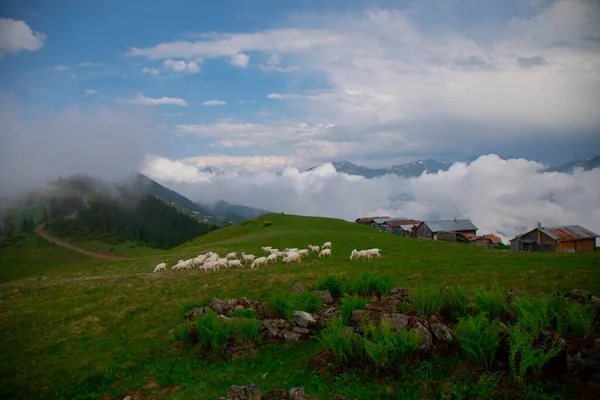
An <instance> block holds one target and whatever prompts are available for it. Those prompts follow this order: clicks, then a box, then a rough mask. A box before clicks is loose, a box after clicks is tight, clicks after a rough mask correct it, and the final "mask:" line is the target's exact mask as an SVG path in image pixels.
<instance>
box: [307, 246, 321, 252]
mask: <svg viewBox="0 0 600 400" xmlns="http://www.w3.org/2000/svg"><path fill="white" fill-rule="evenodd" d="M308 248H309V249H310V252H311V253H319V251H320V250H321V249H320V248H319V246H313V245H312V244H309V245H308Z"/></svg>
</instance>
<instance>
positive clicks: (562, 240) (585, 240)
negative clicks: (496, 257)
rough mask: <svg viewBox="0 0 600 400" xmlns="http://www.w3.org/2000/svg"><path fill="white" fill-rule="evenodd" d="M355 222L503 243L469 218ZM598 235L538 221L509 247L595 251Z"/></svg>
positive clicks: (397, 230)
mask: <svg viewBox="0 0 600 400" xmlns="http://www.w3.org/2000/svg"><path fill="white" fill-rule="evenodd" d="M355 222H356V223H357V224H361V225H366V226H371V227H373V228H377V229H379V230H381V231H383V232H389V233H393V234H396V235H400V236H409V237H414V238H421V239H431V240H445V241H450V242H461V243H469V244H474V245H477V246H483V247H496V246H497V245H499V244H501V243H502V239H501V238H500V237H498V236H496V235H494V234H492V233H489V234H485V235H477V230H478V228H477V226H475V224H473V222H471V221H470V220H468V219H456V218H454V219H450V220H432V221H419V220H415V219H408V218H390V217H389V216H377V217H362V218H357V219H356V220H355ZM597 237H600V236H599V235H598V234H596V233H594V232H592V231H590V230H588V229H585V228H583V227H582V226H580V225H564V226H554V227H542V226H541V225H538V227H537V228H535V229H532V230H531V231H528V232H525V233H523V234H521V235H517V236H516V237H515V238H514V239H511V240H510V249H511V250H513V251H550V252H563V253H582V252H594V251H595V248H596V238H597Z"/></svg>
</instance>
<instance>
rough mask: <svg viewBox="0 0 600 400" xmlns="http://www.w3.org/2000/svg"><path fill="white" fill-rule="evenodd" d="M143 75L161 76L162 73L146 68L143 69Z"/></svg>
mask: <svg viewBox="0 0 600 400" xmlns="http://www.w3.org/2000/svg"><path fill="white" fill-rule="evenodd" d="M142 74H148V75H158V74H160V71H159V70H158V69H156V68H151V67H144V68H142Z"/></svg>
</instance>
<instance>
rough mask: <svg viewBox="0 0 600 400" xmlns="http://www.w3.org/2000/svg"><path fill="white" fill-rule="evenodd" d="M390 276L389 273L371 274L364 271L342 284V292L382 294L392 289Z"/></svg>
mask: <svg viewBox="0 0 600 400" xmlns="http://www.w3.org/2000/svg"><path fill="white" fill-rule="evenodd" d="M392 287H393V284H392V278H391V277H390V276H389V275H373V274H372V273H370V272H368V271H365V272H363V273H362V274H360V275H359V276H357V277H356V278H354V279H351V280H349V281H347V282H346V283H345V284H344V285H343V292H344V293H353V294H366V293H370V292H376V293H378V294H380V295H384V294H386V293H388V292H389V291H390V290H392Z"/></svg>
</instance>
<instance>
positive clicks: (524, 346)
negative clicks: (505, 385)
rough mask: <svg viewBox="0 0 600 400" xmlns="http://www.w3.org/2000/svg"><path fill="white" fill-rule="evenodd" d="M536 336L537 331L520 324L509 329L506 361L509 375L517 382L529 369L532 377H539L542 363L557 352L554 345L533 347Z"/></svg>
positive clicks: (522, 379) (519, 381)
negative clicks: (508, 348) (508, 347)
mask: <svg viewBox="0 0 600 400" xmlns="http://www.w3.org/2000/svg"><path fill="white" fill-rule="evenodd" d="M537 336H538V333H537V332H534V331H532V330H530V329H529V328H528V327H526V326H523V325H521V324H516V325H514V326H512V327H511V328H510V330H509V336H508V342H509V344H510V350H509V354H508V361H509V365H510V371H511V375H512V376H513V379H514V380H515V381H517V382H518V383H523V382H524V379H525V375H526V374H527V372H528V371H531V372H532V373H533V375H534V377H536V378H537V377H539V376H540V374H541V372H542V368H543V367H544V365H546V363H547V362H548V361H550V359H551V358H553V357H555V356H556V355H557V354H558V350H557V349H556V348H554V347H551V348H549V349H548V350H546V351H544V349H542V348H539V347H537V348H534V346H533V343H534V340H535V339H536V337H537Z"/></svg>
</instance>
